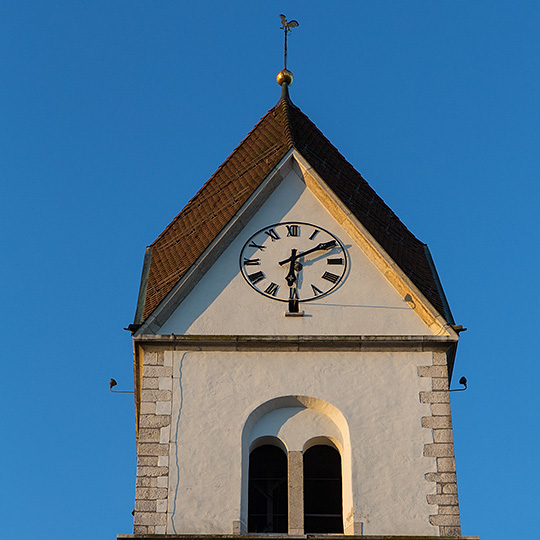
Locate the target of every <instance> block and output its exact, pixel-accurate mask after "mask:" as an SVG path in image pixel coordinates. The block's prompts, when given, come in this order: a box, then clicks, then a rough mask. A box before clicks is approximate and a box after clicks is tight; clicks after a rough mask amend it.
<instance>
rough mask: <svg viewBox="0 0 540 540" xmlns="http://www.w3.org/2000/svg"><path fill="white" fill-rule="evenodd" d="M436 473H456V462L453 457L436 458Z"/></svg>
mask: <svg viewBox="0 0 540 540" xmlns="http://www.w3.org/2000/svg"><path fill="white" fill-rule="evenodd" d="M437 471H438V472H452V473H455V472H456V461H455V460H454V458H453V457H451V458H449V457H440V458H437Z"/></svg>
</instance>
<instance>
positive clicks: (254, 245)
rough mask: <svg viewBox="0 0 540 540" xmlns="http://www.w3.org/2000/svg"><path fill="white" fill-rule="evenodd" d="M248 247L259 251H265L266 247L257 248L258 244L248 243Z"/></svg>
mask: <svg viewBox="0 0 540 540" xmlns="http://www.w3.org/2000/svg"><path fill="white" fill-rule="evenodd" d="M249 247H252V248H257V249H260V250H261V251H264V250H265V249H266V246H259V244H256V243H255V242H250V243H249Z"/></svg>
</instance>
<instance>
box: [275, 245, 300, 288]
mask: <svg viewBox="0 0 540 540" xmlns="http://www.w3.org/2000/svg"><path fill="white" fill-rule="evenodd" d="M296 259H297V256H296V249H291V256H290V258H289V259H288V260H289V261H291V265H290V266H289V273H288V274H287V276H286V277H285V281H287V285H288V286H289V287H292V286H293V285H294V282H295V281H296V274H295V273H294V265H295V263H296ZM279 264H281V263H279Z"/></svg>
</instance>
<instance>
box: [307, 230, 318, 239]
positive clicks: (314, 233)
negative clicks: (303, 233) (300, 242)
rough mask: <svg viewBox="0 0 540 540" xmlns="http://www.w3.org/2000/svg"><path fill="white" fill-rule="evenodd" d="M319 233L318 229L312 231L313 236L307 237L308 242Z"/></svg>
mask: <svg viewBox="0 0 540 540" xmlns="http://www.w3.org/2000/svg"><path fill="white" fill-rule="evenodd" d="M319 233H320V231H319V230H318V229H315V230H314V231H313V234H312V235H311V236H310V237H309V239H310V240H315V237H316V236H317V235H318V234H319Z"/></svg>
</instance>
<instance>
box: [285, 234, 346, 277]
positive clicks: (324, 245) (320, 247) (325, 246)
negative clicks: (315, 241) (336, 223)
mask: <svg viewBox="0 0 540 540" xmlns="http://www.w3.org/2000/svg"><path fill="white" fill-rule="evenodd" d="M336 245H337V242H336V241H335V240H330V242H321V243H320V244H319V245H317V246H315V247H314V248H312V249H308V250H307V251H303V252H302V253H298V255H296V250H295V249H293V251H294V253H295V254H294V255H291V256H290V257H289V258H288V259H285V260H283V261H280V262H279V265H280V266H283V265H284V264H287V263H288V262H290V263H291V264H293V263H294V261H296V259H299V258H300V257H304V256H305V255H309V254H310V253H313V252H314V251H320V250H323V249H330V248H332V247H334V246H336ZM289 274H290V271H289Z"/></svg>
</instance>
